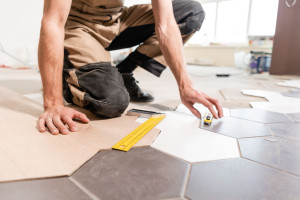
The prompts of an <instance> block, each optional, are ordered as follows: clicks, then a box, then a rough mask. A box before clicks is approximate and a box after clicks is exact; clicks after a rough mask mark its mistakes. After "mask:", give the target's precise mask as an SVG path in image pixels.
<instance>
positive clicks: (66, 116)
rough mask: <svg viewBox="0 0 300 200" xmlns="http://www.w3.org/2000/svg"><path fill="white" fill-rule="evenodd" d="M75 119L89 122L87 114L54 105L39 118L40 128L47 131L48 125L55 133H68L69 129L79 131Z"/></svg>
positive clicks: (41, 130)
mask: <svg viewBox="0 0 300 200" xmlns="http://www.w3.org/2000/svg"><path fill="white" fill-rule="evenodd" d="M73 119H79V120H81V121H83V122H85V123H88V122H89V119H88V118H87V117H86V115H85V114H83V113H81V112H78V111H76V110H74V109H72V108H67V107H64V106H52V107H49V108H47V109H45V111H44V113H42V114H41V116H40V118H39V130H40V132H45V131H46V126H47V127H48V129H49V131H50V132H51V133H52V134H53V135H57V134H59V133H62V134H64V135H66V134H68V133H69V131H72V132H74V131H77V127H76V124H75V122H74V121H73Z"/></svg>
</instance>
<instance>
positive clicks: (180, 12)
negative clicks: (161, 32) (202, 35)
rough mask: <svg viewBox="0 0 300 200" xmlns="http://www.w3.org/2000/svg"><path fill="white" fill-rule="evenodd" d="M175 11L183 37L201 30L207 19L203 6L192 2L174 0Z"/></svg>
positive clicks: (189, 0)
mask: <svg viewBox="0 0 300 200" xmlns="http://www.w3.org/2000/svg"><path fill="white" fill-rule="evenodd" d="M173 10H174V15H175V18H176V21H177V23H178V26H179V29H180V32H181V34H182V35H189V34H191V33H193V32H195V31H198V30H200V28H201V26H202V23H203V21H204V19H205V12H204V10H203V8H202V6H201V4H200V3H199V2H197V1H191V0H174V1H173Z"/></svg>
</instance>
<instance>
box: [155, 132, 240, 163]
mask: <svg viewBox="0 0 300 200" xmlns="http://www.w3.org/2000/svg"><path fill="white" fill-rule="evenodd" d="M151 147H153V148H156V149H158V150H161V151H163V152H166V153H168V154H171V155H173V156H176V157H178V158H181V159H183V160H186V161H188V162H200V161H210V160H219V159H226V158H237V157H240V153H239V148H238V144H237V140H236V139H234V138H230V137H227V136H224V135H220V134H216V133H213V132H210V131H206V130H203V129H200V128H196V129H195V128H194V129H185V130H183V129H180V130H171V131H162V132H161V134H160V135H159V136H158V137H157V139H156V140H155V141H154V143H153V144H152V145H151Z"/></svg>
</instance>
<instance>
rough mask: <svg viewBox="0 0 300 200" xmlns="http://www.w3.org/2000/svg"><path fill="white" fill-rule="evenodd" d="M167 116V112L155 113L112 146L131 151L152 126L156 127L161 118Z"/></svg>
mask: <svg viewBox="0 0 300 200" xmlns="http://www.w3.org/2000/svg"><path fill="white" fill-rule="evenodd" d="M165 117H166V115H165V114H159V115H153V116H152V117H150V118H149V119H148V120H147V121H145V122H144V123H142V124H141V125H140V126H139V127H137V128H136V129H135V130H133V131H132V132H131V133H129V134H128V135H127V136H126V137H124V138H123V139H122V140H120V141H119V142H118V143H117V144H115V145H114V146H113V147H112V148H113V149H117V150H121V151H129V150H130V149H131V147H133V145H135V144H136V143H137V142H138V141H139V140H140V139H142V138H143V137H144V136H145V135H146V134H147V133H148V132H149V131H150V130H151V129H152V128H154V127H155V126H156V125H157V124H158V123H159V122H160V121H161V120H163V119H164V118H165Z"/></svg>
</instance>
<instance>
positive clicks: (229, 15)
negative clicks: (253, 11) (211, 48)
mask: <svg viewBox="0 0 300 200" xmlns="http://www.w3.org/2000/svg"><path fill="white" fill-rule="evenodd" d="M248 10H249V0H231V1H222V2H219V5H218V13H217V15H218V17H217V26H216V37H215V41H216V42H220V43H245V42H247V20H248V15H249V14H248Z"/></svg>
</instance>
